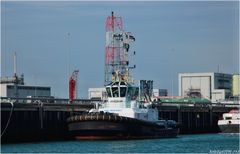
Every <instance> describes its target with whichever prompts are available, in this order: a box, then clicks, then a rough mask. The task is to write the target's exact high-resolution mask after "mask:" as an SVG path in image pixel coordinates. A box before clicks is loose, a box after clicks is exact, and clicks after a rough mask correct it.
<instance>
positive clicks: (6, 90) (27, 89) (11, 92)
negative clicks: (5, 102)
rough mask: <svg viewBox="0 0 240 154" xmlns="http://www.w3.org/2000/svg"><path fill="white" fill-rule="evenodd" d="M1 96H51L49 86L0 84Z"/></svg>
mask: <svg viewBox="0 0 240 154" xmlns="http://www.w3.org/2000/svg"><path fill="white" fill-rule="evenodd" d="M0 94H1V96H0V97H16V96H17V97H18V98H27V97H39V96H40V97H45V96H46V97H49V96H51V88H50V87H44V86H26V85H17V86H16V87H15V86H14V85H13V84H1V93H0Z"/></svg>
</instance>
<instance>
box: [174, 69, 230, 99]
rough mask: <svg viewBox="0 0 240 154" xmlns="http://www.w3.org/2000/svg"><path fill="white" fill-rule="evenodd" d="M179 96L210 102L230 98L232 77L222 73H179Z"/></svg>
mask: <svg viewBox="0 0 240 154" xmlns="http://www.w3.org/2000/svg"><path fill="white" fill-rule="evenodd" d="M178 81H179V96H182V97H203V98H206V99H209V100H212V101H219V100H224V99H227V98H229V97H230V96H231V88H232V75H231V74H224V73H213V72H212V73H180V74H179V75H178Z"/></svg>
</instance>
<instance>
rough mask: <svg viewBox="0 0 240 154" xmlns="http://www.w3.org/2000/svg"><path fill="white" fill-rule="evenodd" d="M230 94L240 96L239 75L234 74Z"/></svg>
mask: <svg viewBox="0 0 240 154" xmlns="http://www.w3.org/2000/svg"><path fill="white" fill-rule="evenodd" d="M232 96H233V97H239V96H240V75H239V74H234V75H233V79H232Z"/></svg>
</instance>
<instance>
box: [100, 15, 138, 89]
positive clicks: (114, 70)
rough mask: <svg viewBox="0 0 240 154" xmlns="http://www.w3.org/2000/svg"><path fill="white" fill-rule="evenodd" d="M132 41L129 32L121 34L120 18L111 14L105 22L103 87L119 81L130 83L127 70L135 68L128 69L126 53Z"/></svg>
mask: <svg viewBox="0 0 240 154" xmlns="http://www.w3.org/2000/svg"><path fill="white" fill-rule="evenodd" d="M133 41H135V38H134V36H132V35H131V33H130V32H125V33H123V30H122V17H117V16H114V12H112V14H111V16H108V17H107V20H106V44H105V77H104V78H105V80H104V85H108V84H110V83H111V82H114V81H120V80H121V81H126V82H130V78H129V69H130V68H135V67H129V60H128V53H129V52H130V51H129V47H130V42H133ZM134 53H135V52H134Z"/></svg>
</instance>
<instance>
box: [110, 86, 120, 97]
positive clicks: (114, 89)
mask: <svg viewBox="0 0 240 154" xmlns="http://www.w3.org/2000/svg"><path fill="white" fill-rule="evenodd" d="M112 93H113V97H119V92H118V87H112Z"/></svg>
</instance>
